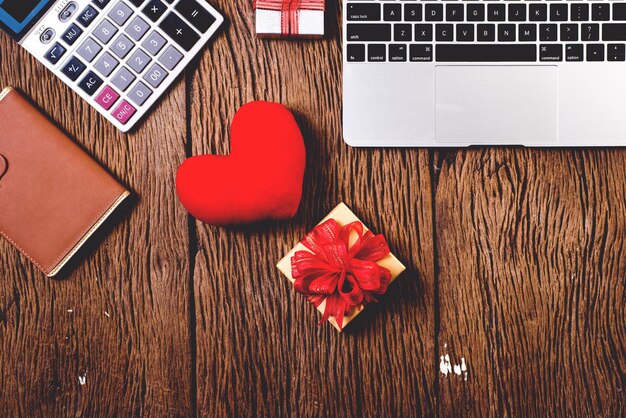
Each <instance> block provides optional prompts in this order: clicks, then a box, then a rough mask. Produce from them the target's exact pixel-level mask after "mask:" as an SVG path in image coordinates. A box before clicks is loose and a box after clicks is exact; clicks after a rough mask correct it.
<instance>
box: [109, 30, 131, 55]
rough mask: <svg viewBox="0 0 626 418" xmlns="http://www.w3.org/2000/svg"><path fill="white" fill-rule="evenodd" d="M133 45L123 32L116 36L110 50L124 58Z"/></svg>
mask: <svg viewBox="0 0 626 418" xmlns="http://www.w3.org/2000/svg"><path fill="white" fill-rule="evenodd" d="M134 47H135V44H134V43H133V42H132V41H131V40H130V39H128V37H127V36H126V35H124V34H122V35H120V36H118V37H117V39H116V40H115V41H114V42H113V45H111V51H113V53H114V54H115V55H117V56H118V57H120V58H122V59H124V58H125V57H126V55H128V53H129V52H130V51H131V49H133V48H134Z"/></svg>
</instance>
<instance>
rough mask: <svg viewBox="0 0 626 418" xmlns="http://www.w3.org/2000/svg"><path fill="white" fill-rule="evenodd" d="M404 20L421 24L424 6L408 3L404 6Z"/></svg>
mask: <svg viewBox="0 0 626 418" xmlns="http://www.w3.org/2000/svg"><path fill="white" fill-rule="evenodd" d="M404 20H405V21H407V22H419V21H421V20H422V5H421V4H411V3H407V4H405V5H404Z"/></svg>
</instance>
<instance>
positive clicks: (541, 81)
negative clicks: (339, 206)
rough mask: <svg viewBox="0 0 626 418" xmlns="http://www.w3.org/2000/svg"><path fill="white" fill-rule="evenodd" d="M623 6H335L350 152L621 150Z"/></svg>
mask: <svg viewBox="0 0 626 418" xmlns="http://www.w3.org/2000/svg"><path fill="white" fill-rule="evenodd" d="M625 47H626V1H575V0H574V1H476V0H474V1H416V0H396V1H379V0H343V53H344V54H343V66H344V109H343V112H344V115H343V117H344V128H343V129H344V139H345V141H346V142H347V143H348V144H349V145H352V146H357V147H380V146H390V147H394V146H397V147H412V146H420V147H431V146H433V147H434V146H437V147H446V146H451V147H452V146H453V147H459V146H469V145H489V144H498V145H524V146H537V147H550V146H623V145H626V123H625V122H626V49H625Z"/></svg>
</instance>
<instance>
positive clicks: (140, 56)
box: [127, 49, 152, 74]
mask: <svg viewBox="0 0 626 418" xmlns="http://www.w3.org/2000/svg"><path fill="white" fill-rule="evenodd" d="M150 61H152V59H151V58H150V57H149V56H148V54H146V53H145V52H143V51H142V50H141V49H138V50H136V51H135V52H134V53H133V55H131V57H130V58H129V59H128V61H127V63H128V65H129V66H130V68H132V69H133V70H135V72H136V73H137V74H140V73H141V72H142V71H143V70H144V69H145V68H146V67H147V66H148V64H149V63H150Z"/></svg>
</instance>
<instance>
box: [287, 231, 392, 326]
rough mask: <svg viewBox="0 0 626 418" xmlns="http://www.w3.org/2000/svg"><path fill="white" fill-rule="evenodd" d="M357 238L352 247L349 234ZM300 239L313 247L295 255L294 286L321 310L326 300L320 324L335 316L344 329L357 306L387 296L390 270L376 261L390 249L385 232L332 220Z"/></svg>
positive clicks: (293, 259)
mask: <svg viewBox="0 0 626 418" xmlns="http://www.w3.org/2000/svg"><path fill="white" fill-rule="evenodd" d="M352 232H355V233H356V234H357V239H356V240H355V241H354V243H353V244H352V245H350V235H351V233H352ZM301 243H302V244H303V245H304V246H305V247H306V248H307V249H309V250H310V251H311V252H309V251H297V252H296V253H295V254H294V255H293V257H291V273H292V276H293V278H294V279H295V282H294V288H295V289H296V291H298V292H300V293H303V294H304V295H305V296H306V298H307V299H308V300H309V302H311V303H312V304H313V305H314V306H315V307H316V308H317V307H318V306H319V305H320V304H321V303H322V302H323V301H324V300H326V306H325V308H324V314H323V315H322V319H321V320H320V324H322V323H323V322H324V321H326V320H328V318H329V317H330V316H331V315H332V316H334V317H335V319H336V320H337V324H338V325H339V328H342V327H343V318H344V316H345V315H346V314H349V313H350V312H351V311H352V309H354V308H355V307H357V306H359V305H364V304H366V303H368V302H371V301H376V299H375V298H374V295H376V294H378V295H381V294H384V293H385V292H386V291H387V287H388V286H389V283H390V282H391V272H390V271H389V270H387V269H386V268H384V267H381V266H379V265H378V264H377V263H376V261H378V260H380V259H382V258H383V257H385V256H387V255H388V254H389V253H390V251H389V247H388V246H387V241H386V240H385V237H383V236H382V235H374V234H373V233H372V232H370V231H364V227H363V224H362V223H361V222H353V223H351V224H348V225H346V226H344V227H340V226H339V224H338V223H337V221H335V220H334V219H329V220H327V221H326V222H324V223H322V224H320V225H318V226H316V227H315V228H314V229H313V231H311V232H310V233H309V234H308V235H307V236H306V237H305V238H304V239H303V240H302V241H301Z"/></svg>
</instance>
